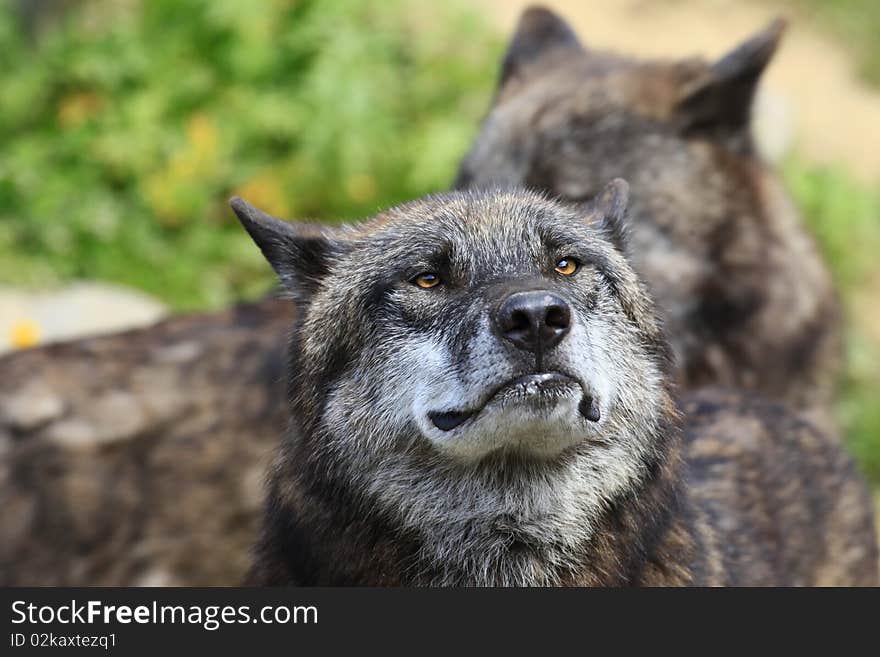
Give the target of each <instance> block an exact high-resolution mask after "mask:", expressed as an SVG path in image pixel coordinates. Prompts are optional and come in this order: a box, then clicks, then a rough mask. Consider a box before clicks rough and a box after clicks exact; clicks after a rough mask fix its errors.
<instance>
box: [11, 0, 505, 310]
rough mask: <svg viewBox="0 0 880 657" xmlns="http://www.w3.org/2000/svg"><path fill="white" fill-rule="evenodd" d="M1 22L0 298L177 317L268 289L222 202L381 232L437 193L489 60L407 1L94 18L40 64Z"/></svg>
mask: <svg viewBox="0 0 880 657" xmlns="http://www.w3.org/2000/svg"><path fill="white" fill-rule="evenodd" d="M13 7H14V4H13V3H0V143H2V144H3V151H2V155H0V281H2V282H4V283H12V284H19V285H45V284H52V283H56V282H58V281H63V280H68V279H72V278H77V277H89V278H98V279H104V280H110V281H114V282H118V283H122V284H127V285H131V286H134V287H138V288H140V289H143V290H145V291H147V292H149V293H152V294H154V295H156V296H157V297H159V298H161V299H163V300H165V301H166V302H168V303H170V304H171V305H172V306H173V307H174V308H177V309H196V308H208V307H219V306H222V305H224V304H227V303H229V302H231V301H232V300H234V299H236V298H241V297H242V296H245V297H247V296H253V295H254V294H257V293H258V292H259V291H260V290H263V289H265V288H266V286H267V277H266V275H265V274H266V268H265V266H264V263H263V262H262V261H261V258H260V256H259V254H258V252H257V250H256V249H254V248H253V245H252V244H250V243H249V241H248V239H247V238H246V236H245V235H244V233H243V231H242V230H241V228H240V227H239V226H238V225H237V222H236V221H235V220H234V218H233V215H232V213H231V211H230V210H229V208H228V207H227V206H226V199H227V198H228V197H229V196H230V195H232V194H233V193H237V194H240V195H242V196H244V197H246V198H248V199H249V200H250V201H252V202H253V203H255V204H256V205H259V206H261V207H263V208H265V209H266V210H268V211H270V212H273V213H275V214H278V215H280V216H284V217H288V218H290V217H300V218H315V219H323V220H332V219H338V218H342V217H345V218H356V217H358V216H364V215H368V214H373V213H375V211H376V210H377V209H379V208H380V207H385V206H388V205H391V204H394V203H397V202H400V201H403V200H406V199H410V198H413V197H416V196H420V195H423V194H424V193H426V192H428V191H434V190H438V189H443V188H444V187H447V186H448V185H449V183H450V180H451V176H452V172H453V171H454V168H455V163H456V160H457V159H458V158H459V157H460V155H461V153H462V152H464V150H465V149H466V147H467V144H468V141H469V139H470V138H471V135H472V133H473V131H474V130H475V129H476V125H477V121H478V118H479V117H480V115H481V114H482V113H483V112H484V110H485V106H486V104H487V102H488V94H489V93H490V88H489V85H487V84H485V83H486V80H487V78H488V77H490V76H491V75H494V71H495V67H496V63H495V62H496V55H497V48H498V42H496V41H494V40H493V39H492V38H491V37H490V36H489V34H488V30H487V29H486V28H485V27H484V26H483V24H482V23H481V20H480V18H479V17H477V16H476V15H474V14H473V13H471V12H470V11H468V10H466V9H464V8H463V5H456V4H454V3H453V4H450V3H446V4H444V5H443V6H441V7H436V8H435V7H433V6H431V5H428V4H426V3H422V2H418V1H417V0H386V1H385V2H381V3H379V2H375V1H370V0H320V1H318V0H299V1H296V2H289V1H288V2H285V1H282V0H254V1H252V2H247V3H243V2H239V1H238V0H188V1H187V2H178V1H177V0H149V1H144V2H126V3H115V2H110V1H107V0H104V1H102V2H95V1H91V2H89V1H86V2H80V3H79V4H77V5H76V7H75V8H74V10H72V11H70V12H69V13H68V14H67V15H66V16H65V17H64V19H63V20H62V21H61V22H60V24H56V25H53V26H52V27H51V28H50V29H48V30H47V31H44V32H43V33H42V34H41V35H40V37H39V39H38V41H37V45H36V46H33V45H32V44H31V43H30V42H29V41H28V40H27V39H26V37H25V36H24V35H23V33H22V30H21V29H20V28H19V25H18V23H17V20H16V16H15V14H14V12H13Z"/></svg>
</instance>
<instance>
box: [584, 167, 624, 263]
mask: <svg viewBox="0 0 880 657" xmlns="http://www.w3.org/2000/svg"><path fill="white" fill-rule="evenodd" d="M628 205H629V184H628V183H627V182H626V181H625V180H624V179H623V178H615V179H614V180H612V181H611V182H610V183H608V184H607V185H605V187H604V188H603V189H602V191H601V192H599V194H598V195H596V198H594V199H593V200H592V201H591V203H590V211H591V214H592V216H593V217H594V219H595V221H596V225H597V226H598V228H599V230H601V231H602V232H603V233H604V234H605V236H606V237H607V238H608V239H609V240H610V241H611V243H612V244H614V246H615V247H617V250H618V251H620V252H621V253H624V254H625V253H626V252H627V232H628V229H627V224H626V208H627V206H628Z"/></svg>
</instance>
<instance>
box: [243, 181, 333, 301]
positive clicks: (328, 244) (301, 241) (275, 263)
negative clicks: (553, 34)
mask: <svg viewBox="0 0 880 657" xmlns="http://www.w3.org/2000/svg"><path fill="white" fill-rule="evenodd" d="M229 205H231V206H232V209H233V210H234V211H235V214H236V215H238V218H239V220H240V221H241V224H242V226H244V228H245V230H247V232H248V233H249V234H250V236H251V237H252V238H253V240H254V242H256V244H257V246H258V247H260V251H262V252H263V255H264V256H265V257H266V260H268V261H269V264H270V265H272V268H273V269H274V270H275V273H276V274H278V278H279V279H280V280H281V283H282V285H284V288H285V289H286V290H287V292H289V293H290V294H292V295H293V297H294V298H295V299H297V300H304V299H306V298H308V296H309V295H310V294H311V293H312V292H313V291H314V290H315V288H316V287H317V285H318V282H319V281H320V280H321V278H322V277H323V276H324V275H325V274H326V273H327V270H328V265H329V261H330V256H331V255H332V254H333V253H334V252H335V251H336V250H337V248H338V247H337V245H336V244H335V243H334V241H333V240H331V238H330V237H329V235H328V234H327V233H328V231H327V229H326V228H325V227H322V226H316V225H314V224H301V223H294V222H291V221H284V220H282V219H276V218H275V217H272V216H270V215H268V214H266V213H265V212H263V211H262V210H259V209H257V208H255V207H254V206H252V205H251V204H250V203H248V202H247V201H245V200H244V199H242V198H240V197H238V196H234V197H233V198H231V199H230V200H229Z"/></svg>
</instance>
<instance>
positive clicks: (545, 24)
mask: <svg viewBox="0 0 880 657" xmlns="http://www.w3.org/2000/svg"><path fill="white" fill-rule="evenodd" d="M555 48H571V49H574V50H578V51H582V50H583V47H582V46H581V44H580V41H578V38H577V36H575V33H574V30H572V29H571V27H570V26H569V24H568V23H566V22H565V21H564V20H563V19H562V18H560V17H559V16H557V15H556V14H554V13H553V12H552V11H550V10H549V9H545V8H544V7H529V8H528V9H526V10H525V11H524V12H523V14H522V15H521V16H520V17H519V23H517V26H516V31H515V32H514V35H513V40H512V41H511V42H510V45H509V46H508V47H507V53H505V55H504V61H503V63H502V64H501V79H500V80H499V86H500V85H503V84H504V83H505V82H507V81H508V80H509V79H510V78H511V77H513V76H514V75H516V74H517V73H518V72H519V71H520V70H521V69H522V67H523V66H525V65H527V64H529V63H531V62H533V61H535V60H536V59H538V58H539V57H540V56H541V55H543V54H544V53H545V52H547V51H549V50H552V49H555Z"/></svg>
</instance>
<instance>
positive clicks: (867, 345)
mask: <svg viewBox="0 0 880 657" xmlns="http://www.w3.org/2000/svg"><path fill="white" fill-rule="evenodd" d="M785 174H786V178H787V181H788V186H789V189H791V191H792V193H793V194H794V197H795V199H796V201H797V202H798V204H799V205H800V207H801V209H802V210H803V212H804V214H805V216H806V219H807V221H808V222H809V224H810V227H811V229H812V230H813V233H814V234H815V235H816V237H817V239H818V241H819V244H820V245H821V247H822V248H823V250H824V252H825V256H826V259H827V261H828V262H829V264H830V265H831V267H832V271H833V273H834V276H835V279H836V281H837V283H838V287H839V288H840V290H841V293H842V295H843V301H844V305H845V308H846V312H847V319H848V322H847V326H848V329H847V340H846V354H845V357H846V361H845V372H844V381H843V390H842V394H841V403H840V417H841V420H842V423H843V426H844V429H845V432H846V435H847V438H848V440H849V444H850V446H851V447H852V449H853V452H854V453H855V454H856V456H857V457H858V459H859V461H860V463H861V465H862V467H863V469H864V470H865V472H866V473H867V474H868V475H869V476H870V477H871V479H872V480H873V481H875V482H878V483H880V392H878V391H880V305H878V301H880V265H878V261H877V254H878V253H880V190H877V189H872V188H869V187H867V186H865V185H862V184H858V183H856V182H854V181H853V180H851V179H850V178H849V177H848V176H846V175H844V174H843V173H842V172H840V171H834V170H828V169H822V168H816V167H808V166H806V165H804V164H803V163H797V162H792V163H790V164H789V165H788V166H787V167H786V169H785Z"/></svg>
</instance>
